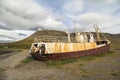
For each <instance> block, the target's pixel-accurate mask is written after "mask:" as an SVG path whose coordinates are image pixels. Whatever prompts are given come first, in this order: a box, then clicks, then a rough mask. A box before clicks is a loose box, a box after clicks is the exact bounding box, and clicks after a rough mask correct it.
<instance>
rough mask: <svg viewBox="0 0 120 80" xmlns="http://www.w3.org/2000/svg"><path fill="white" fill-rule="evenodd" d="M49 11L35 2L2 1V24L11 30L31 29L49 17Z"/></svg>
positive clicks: (0, 17)
mask: <svg viewBox="0 0 120 80" xmlns="http://www.w3.org/2000/svg"><path fill="white" fill-rule="evenodd" d="M48 14H49V10H48V9H47V8H45V7H43V6H41V5H40V4H38V3H37V2H36V1H35V0H2V1H1V2H0V22H2V23H4V24H6V25H8V26H10V27H11V29H30V28H32V27H34V26H35V25H36V22H37V21H40V20H43V19H45V18H47V17H48Z"/></svg>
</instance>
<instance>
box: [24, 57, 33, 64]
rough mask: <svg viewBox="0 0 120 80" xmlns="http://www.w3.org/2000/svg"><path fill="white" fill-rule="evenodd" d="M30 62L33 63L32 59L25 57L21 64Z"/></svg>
mask: <svg viewBox="0 0 120 80" xmlns="http://www.w3.org/2000/svg"><path fill="white" fill-rule="evenodd" d="M32 61H34V59H33V57H27V58H26V59H24V60H23V61H22V63H29V62H32Z"/></svg>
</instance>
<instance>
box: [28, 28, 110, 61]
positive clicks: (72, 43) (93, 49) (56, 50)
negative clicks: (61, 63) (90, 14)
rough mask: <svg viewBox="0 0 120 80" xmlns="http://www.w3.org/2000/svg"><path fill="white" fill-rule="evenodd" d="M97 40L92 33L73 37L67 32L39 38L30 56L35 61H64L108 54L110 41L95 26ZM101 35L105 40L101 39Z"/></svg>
mask: <svg viewBox="0 0 120 80" xmlns="http://www.w3.org/2000/svg"><path fill="white" fill-rule="evenodd" d="M94 28H95V31H96V34H94V35H96V37H97V38H96V39H95V38H94V35H93V33H91V32H76V33H74V36H71V34H70V33H69V32H67V35H66V37H63V36H38V37H36V38H34V40H35V42H34V43H32V45H31V48H30V51H29V52H30V54H31V55H32V56H33V58H34V59H35V60H40V61H46V60H63V59H70V58H79V57H81V56H92V55H98V54H103V53H106V52H108V50H109V46H110V41H109V40H108V39H107V38H106V37H105V36H104V34H103V33H100V29H99V28H98V27H97V26H94ZM100 34H101V35H102V36H103V37H104V39H101V38H100Z"/></svg>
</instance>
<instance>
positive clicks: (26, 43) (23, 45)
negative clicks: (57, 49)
mask: <svg viewBox="0 0 120 80" xmlns="http://www.w3.org/2000/svg"><path fill="white" fill-rule="evenodd" d="M104 34H105V36H106V37H107V38H108V39H109V40H110V41H111V42H113V43H117V44H120V41H119V40H120V34H108V33H104ZM37 36H67V35H66V33H65V32H63V31H55V30H41V31H37V32H35V33H34V34H32V35H31V36H30V37H28V38H26V39H24V40H21V41H17V42H14V43H9V44H7V45H8V47H9V48H17V49H29V48H30V46H31V44H32V43H33V42H34V38H35V37H37ZM0 45H1V44H0ZM111 45H113V44H111ZM3 46H4V45H1V46H0V48H2V47H3Z"/></svg>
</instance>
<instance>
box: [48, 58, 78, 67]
mask: <svg viewBox="0 0 120 80" xmlns="http://www.w3.org/2000/svg"><path fill="white" fill-rule="evenodd" d="M76 61H78V60H77V59H76V58H72V59H66V60H52V61H46V63H47V65H48V66H56V67H57V66H59V65H63V64H68V63H73V62H76Z"/></svg>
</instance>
